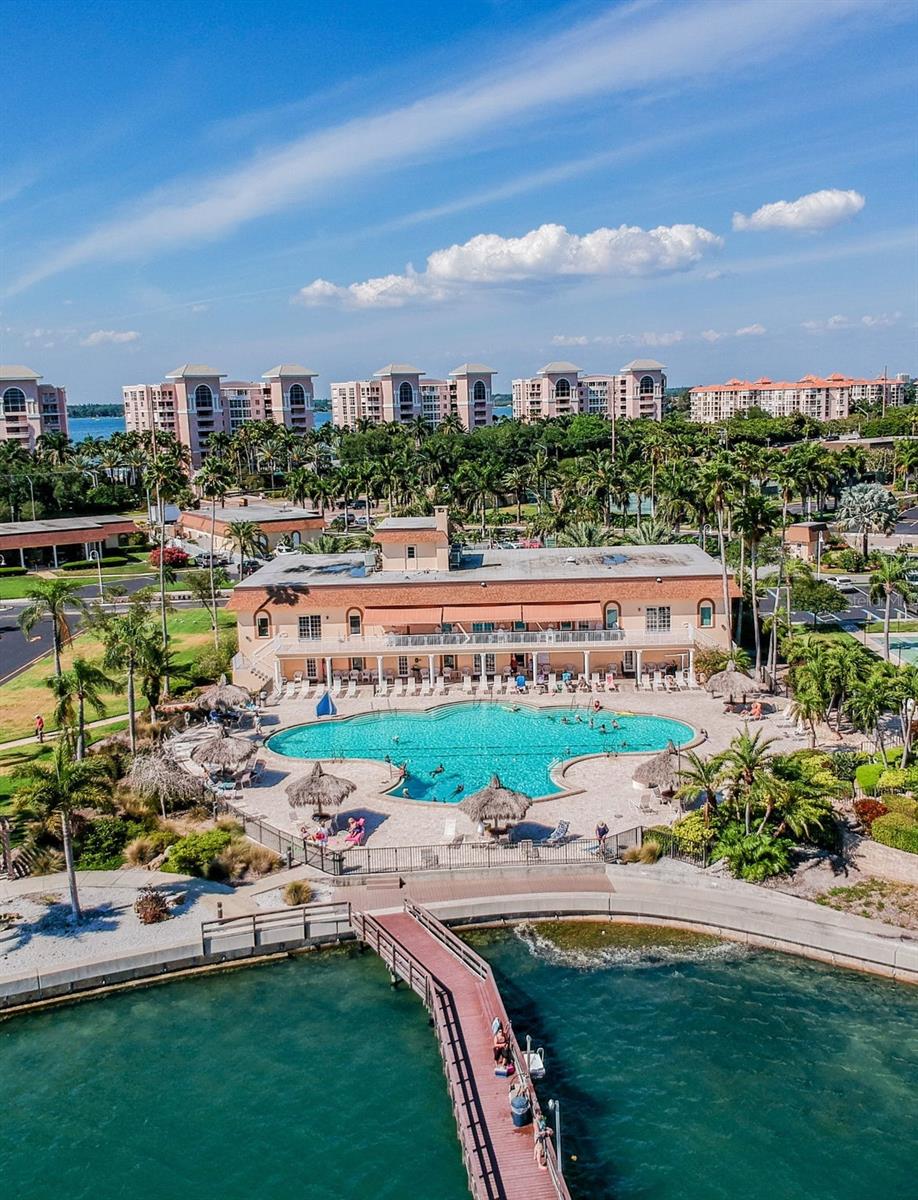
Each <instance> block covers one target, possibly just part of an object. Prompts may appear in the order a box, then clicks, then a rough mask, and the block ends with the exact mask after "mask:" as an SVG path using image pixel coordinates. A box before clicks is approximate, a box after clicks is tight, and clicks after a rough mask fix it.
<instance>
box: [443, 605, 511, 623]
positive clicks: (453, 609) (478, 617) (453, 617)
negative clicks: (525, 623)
mask: <svg viewBox="0 0 918 1200" xmlns="http://www.w3.org/2000/svg"><path fill="white" fill-rule="evenodd" d="M443 620H444V621H521V620H522V617H521V616H520V606H519V605H518V604H455V605H447V606H446V607H445V608H444V609H443Z"/></svg>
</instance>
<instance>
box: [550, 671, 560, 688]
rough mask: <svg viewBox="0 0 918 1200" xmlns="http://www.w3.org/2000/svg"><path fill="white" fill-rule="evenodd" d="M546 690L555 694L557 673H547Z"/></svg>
mask: <svg viewBox="0 0 918 1200" xmlns="http://www.w3.org/2000/svg"><path fill="white" fill-rule="evenodd" d="M548 690H549V691H550V692H556V691H557V690H558V676H557V673H556V672H555V671H551V672H549V675H548Z"/></svg>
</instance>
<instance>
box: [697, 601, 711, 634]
mask: <svg viewBox="0 0 918 1200" xmlns="http://www.w3.org/2000/svg"><path fill="white" fill-rule="evenodd" d="M698 624H699V625H700V626H701V628H702V629H710V628H711V627H712V625H713V624H714V605H713V604H712V603H711V601H710V600H702V602H701V604H699V605H698Z"/></svg>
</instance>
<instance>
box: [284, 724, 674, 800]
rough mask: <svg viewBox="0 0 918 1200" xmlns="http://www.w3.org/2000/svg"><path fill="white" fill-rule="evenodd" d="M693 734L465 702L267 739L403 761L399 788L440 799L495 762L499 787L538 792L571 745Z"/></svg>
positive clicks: (489, 771)
mask: <svg viewBox="0 0 918 1200" xmlns="http://www.w3.org/2000/svg"><path fill="white" fill-rule="evenodd" d="M693 736H694V734H693V731H692V729H691V728H690V727H689V726H688V725H683V724H682V722H681V721H671V720H669V719H668V718H666V717H646V716H632V715H630V714H629V715H625V714H622V713H614V712H611V711H610V710H608V709H604V710H603V711H602V712H599V713H597V714H595V715H594V714H592V713H590V712H589V711H588V709H587V708H586V707H583V708H581V709H571V708H570V707H569V706H568V707H566V708H560V707H559V708H552V709H544V708H532V707H529V706H527V705H519V704H512V703H507V704H491V703H487V704H479V703H470V704H451V705H445V706H443V707H442V708H435V709H433V710H431V711H430V712H427V713H407V712H375V713H367V714H365V715H364V716H359V717H347V718H345V719H343V720H340V721H324V722H321V721H319V722H315V723H312V724H309V725H299V726H297V727H296V728H294V729H287V730H285V731H284V732H283V733H278V734H275V735H274V737H272V738H271V739H270V741H269V742H268V745H269V746H270V748H271V749H272V750H274V751H275V752H276V753H277V754H285V755H288V756H290V757H292V758H310V759H313V758H371V759H375V760H377V761H384V760H386V759H389V760H391V761H392V762H393V763H397V764H407V774H406V778H405V779H404V780H403V781H402V782H400V783H399V784H398V788H397V792H398V794H399V795H407V796H409V797H411V798H412V799H414V800H442V801H447V802H449V801H458V800H461V799H462V797H463V796H464V795H469V794H470V793H471V792H474V791H475V790H476V789H478V788H481V787H484V786H485V784H487V782H488V781H489V779H490V778H491V776H492V775H493V774H495V772H496V773H497V774H498V775H499V776H500V779H501V782H502V783H503V784H505V785H506V786H507V787H510V788H514V789H516V790H517V791H520V792H525V793H526V795H527V796H548V795H551V794H552V793H553V792H557V791H559V790H560V789H559V787H558V785H557V784H556V783H554V782H553V781H552V779H551V776H550V774H549V768H550V767H551V765H552V764H553V763H557V762H561V761H563V760H564V759H569V758H576V757H577V756H578V755H581V754H618V753H621V752H623V751H624V752H626V753H631V752H635V751H642V750H662V749H663V748H665V746H666V745H667V744H668V743H669V742H673V743H674V744H675V745H677V746H678V745H682V744H684V743H685V742H688V741H691V739H692V737H693ZM438 768H442V770H438ZM435 772H436V773H435Z"/></svg>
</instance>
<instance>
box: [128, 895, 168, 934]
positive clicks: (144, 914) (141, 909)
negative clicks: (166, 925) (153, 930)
mask: <svg viewBox="0 0 918 1200" xmlns="http://www.w3.org/2000/svg"><path fill="white" fill-rule="evenodd" d="M134 912H135V913H137V916H138V917H139V918H140V920H141V923H142V924H143V925H156V924H157V923H158V922H159V921H168V920H169V901H168V900H167V899H166V897H165V896H164V895H163V894H162V892H158V891H157V890H156V888H154V887H145V888H142V889H141V890H140V892H138V894H137V899H136V900H135V901H134Z"/></svg>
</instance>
